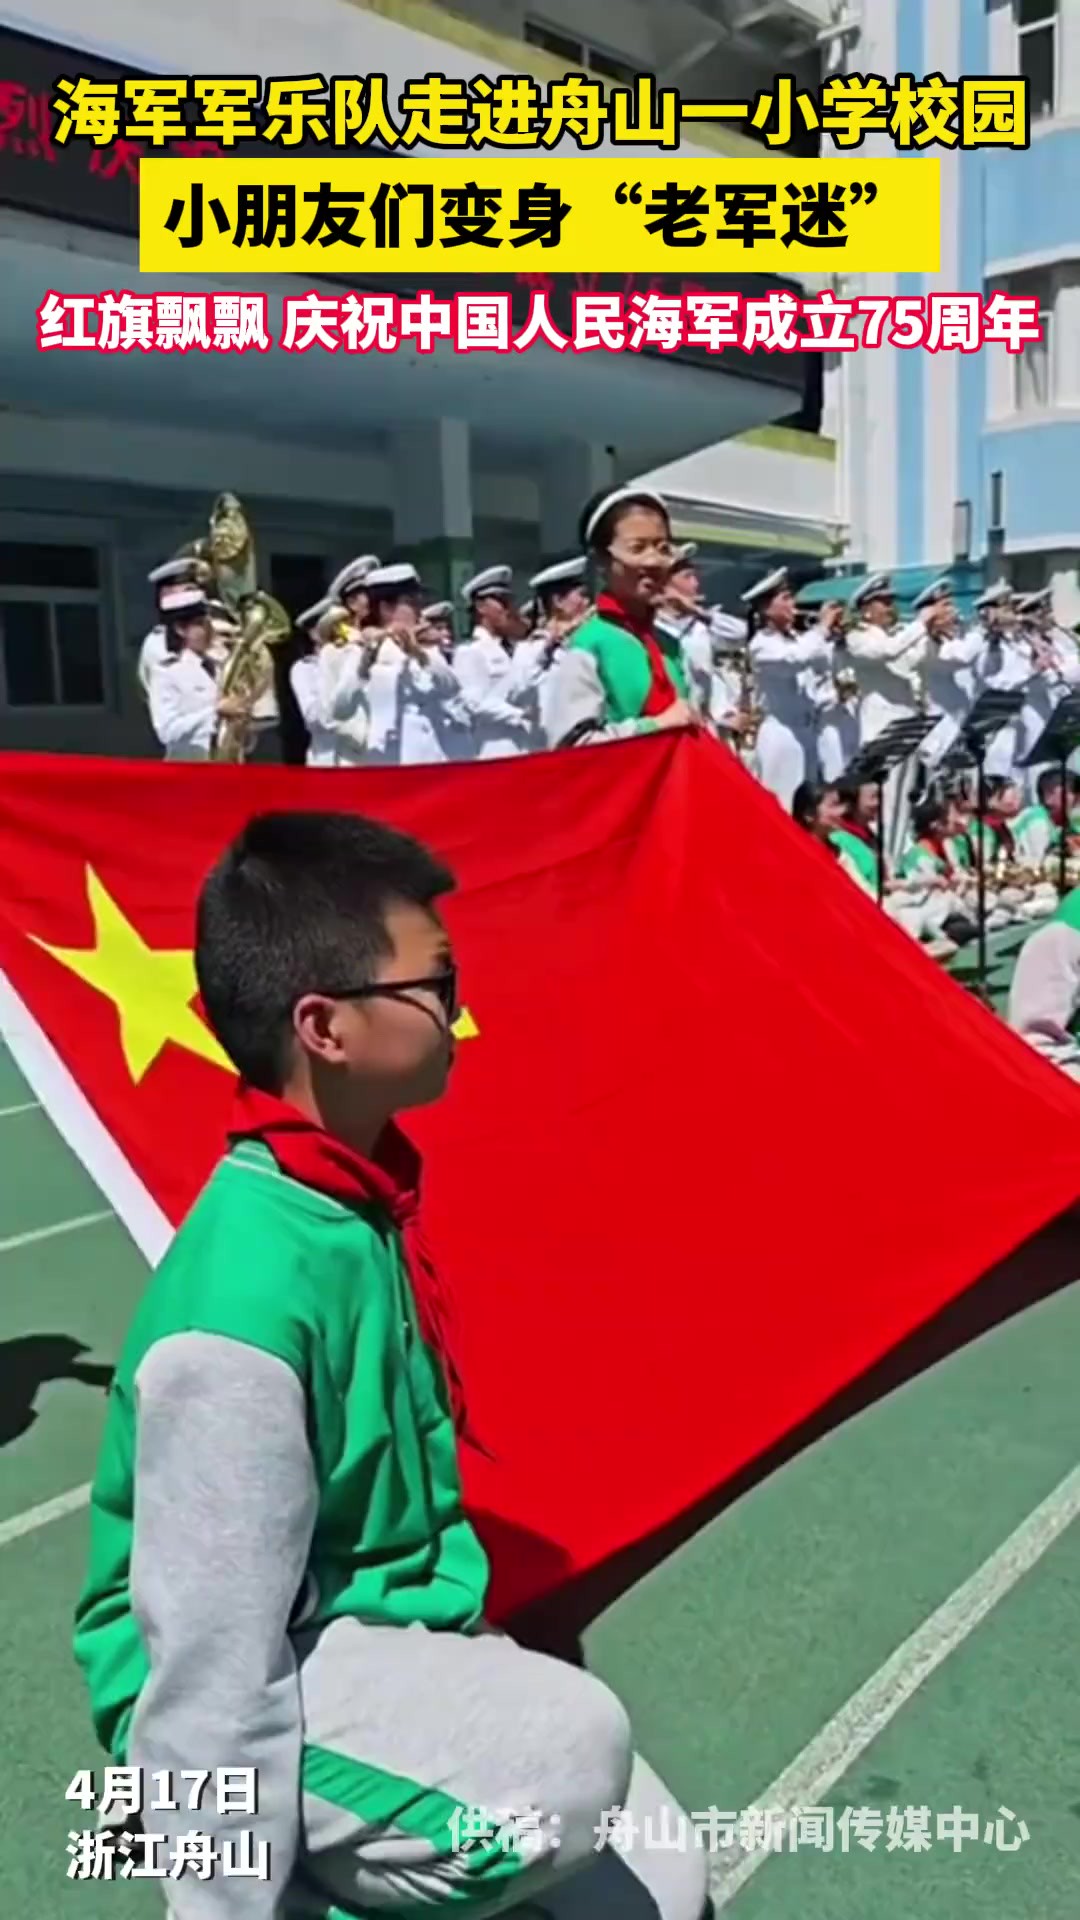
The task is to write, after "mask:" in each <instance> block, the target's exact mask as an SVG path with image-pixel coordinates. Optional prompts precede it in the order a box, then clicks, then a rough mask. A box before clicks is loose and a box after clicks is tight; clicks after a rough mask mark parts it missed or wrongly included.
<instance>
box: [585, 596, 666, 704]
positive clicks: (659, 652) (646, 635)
mask: <svg viewBox="0 0 1080 1920" xmlns="http://www.w3.org/2000/svg"><path fill="white" fill-rule="evenodd" d="M596 611H597V613H598V614H599V615H600V617H601V619H602V620H609V621H610V622H611V624H612V626H614V627H621V628H622V630H623V632H624V633H632V634H633V636H634V639H635V640H639V641H640V642H641V645H642V646H643V647H644V649H645V652H646V654H647V655H648V659H649V691H648V694H647V696H646V699H645V705H644V706H643V707H642V709H641V711H642V714H643V715H644V717H645V718H646V719H649V720H655V719H656V717H657V715H658V714H661V713H666V712H667V710H668V708H669V707H673V706H674V705H675V702H676V700H677V699H678V697H679V696H678V694H677V692H676V690H675V687H674V686H673V684H672V680H671V675H670V674H669V673H668V670H667V662H666V661H665V659H664V653H663V648H662V647H661V645H660V642H659V640H658V639H657V637H656V629H655V627H654V626H653V623H652V619H651V618H650V619H648V620H637V619H635V617H634V615H633V614H631V613H628V612H627V610H626V608H625V607H624V606H623V603H622V601H621V600H616V598H615V596H614V594H611V593H599V594H597V596H596Z"/></svg>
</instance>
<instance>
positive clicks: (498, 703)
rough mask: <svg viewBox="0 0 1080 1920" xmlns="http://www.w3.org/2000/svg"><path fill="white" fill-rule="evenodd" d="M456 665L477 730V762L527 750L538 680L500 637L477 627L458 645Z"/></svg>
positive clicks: (455, 650) (454, 657)
mask: <svg viewBox="0 0 1080 1920" xmlns="http://www.w3.org/2000/svg"><path fill="white" fill-rule="evenodd" d="M452 664H453V668H454V672H455V673H456V674H457V677H458V683H459V685H460V687H461V698H462V701H463V703H464V706H465V709H466V711H467V713H468V715H469V719H470V721H471V723H472V728H473V741H474V746H475V752H476V758H477V759H478V760H506V759H509V758H510V757H511V756H512V755H514V754H518V753H527V752H528V751H529V747H530V745H531V744H532V740H533V721H532V718H531V716H530V713H529V710H528V709H529V706H530V703H531V697H532V695H533V693H534V691H535V682H534V681H529V680H528V679H527V677H526V676H525V675H524V674H523V671H522V667H521V666H517V667H515V663H514V660H513V658H512V657H511V655H510V654H509V653H507V651H506V648H505V647H504V646H503V644H502V641H501V640H497V639H496V638H495V635H494V634H493V633H488V632H487V631H486V629H485V628H483V627H477V628H476V630H475V632H474V633H473V637H472V639H471V640H463V641H462V642H461V644H460V646H457V647H455V648H454V654H453V662H452Z"/></svg>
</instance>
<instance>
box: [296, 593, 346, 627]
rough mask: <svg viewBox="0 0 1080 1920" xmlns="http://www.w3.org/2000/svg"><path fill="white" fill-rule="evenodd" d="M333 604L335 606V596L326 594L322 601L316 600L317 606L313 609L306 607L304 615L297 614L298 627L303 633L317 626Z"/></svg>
mask: <svg viewBox="0 0 1080 1920" xmlns="http://www.w3.org/2000/svg"><path fill="white" fill-rule="evenodd" d="M333 604H334V596H333V594H332V593H324V594H323V597H322V599H321V600H316V602H315V605H314V606H313V607H305V608H304V611H303V613H298V614H297V616H296V624H297V626H298V627H299V628H300V629H301V631H302V632H306V631H307V629H308V628H309V627H313V626H315V625H316V623H317V622H318V621H319V620H321V619H322V617H323V614H324V613H329V611H330V609H331V607H332V606H333ZM342 611H344V609H342Z"/></svg>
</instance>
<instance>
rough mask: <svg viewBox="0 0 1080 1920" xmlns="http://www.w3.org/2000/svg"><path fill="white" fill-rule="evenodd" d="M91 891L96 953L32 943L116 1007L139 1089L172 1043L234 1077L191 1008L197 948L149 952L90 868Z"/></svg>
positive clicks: (470, 1033) (469, 1027) (469, 1029)
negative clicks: (162, 1053) (195, 950)
mask: <svg viewBox="0 0 1080 1920" xmlns="http://www.w3.org/2000/svg"><path fill="white" fill-rule="evenodd" d="M86 891H87V897H88V899H89V903H90V912H91V914H92V915H93V921H94V944H93V946H92V947H52V946H50V945H49V943H48V941H47V940H39V939H38V938H37V936H36V935H32V936H31V938H32V939H33V941H34V945H35V946H38V947H41V948H42V949H43V951H44V952H45V953H48V954H51V956H52V958H53V959H54V960H58V961H59V962H60V964H61V966H64V967H68V968H70V970H71V972H72V973H74V974H77V975H78V977H79V979H80V980H85V981H86V983H87V985H88V986H91V987H93V988H94V989H95V990H96V991H97V992H98V993H103V994H105V995H106V997H107V998H108V999H110V1000H111V1001H112V1003H113V1005H114V1006H115V1008H116V1010H117V1013H118V1015H119V1017H120V1045H121V1047H122V1048H123V1053H124V1059H125V1060H126V1062H127V1067H128V1072H129V1073H130V1075H131V1077H132V1079H133V1080H134V1081H135V1083H136V1085H138V1083H139V1081H140V1080H142V1079H144V1078H145V1076H146V1074H147V1073H148V1072H149V1070H150V1068H151V1067H152V1066H153V1064H154V1061H155V1060H156V1059H157V1057H158V1055H159V1054H160V1053H161V1052H162V1051H163V1050H164V1048H165V1047H166V1046H167V1045H168V1043H169V1042H170V1041H171V1042H172V1043H173V1045H174V1046H177V1047H183V1048H184V1049H185V1051H186V1052H188V1053H194V1054H196V1055H197V1056H198V1057H199V1059H200V1060H208V1061H209V1062H210V1064H211V1066H214V1067H222V1068H224V1070H225V1072H226V1073H233V1072H235V1068H234V1067H233V1064H232V1062H231V1060H230V1059H229V1057H228V1055H227V1054H226V1053H225V1052H224V1050H223V1049H222V1048H221V1047H220V1046H219V1045H218V1043H217V1041H216V1040H215V1038H214V1036H213V1034H212V1033H211V1031H210V1029H209V1027H208V1026H207V1025H206V1023H205V1021H203V1020H201V1019H200V1017H199V1015H198V1014H197V1013H196V1011H195V1009H194V1007H193V1006H192V1004H191V1002H192V1001H193V1000H194V998H195V996H196V994H197V992H198V983H197V981H196V978H195V956H194V954H193V953H192V952H191V951H190V949H184V948H159V947H148V946H147V944H146V942H145V940H144V939H143V938H142V935H141V934H139V933H137V932H136V930H135V928H134V927H133V926H132V925H131V922H130V921H129V920H127V919H126V918H125V916H124V915H123V914H122V913H121V911H120V908H119V907H118V906H117V904H116V902H115V900H114V899H113V898H112V897H111V895H110V894H109V893H108V892H107V890H106V888H105V887H104V886H103V885H102V882H101V881H100V880H99V879H98V876H97V874H96V873H95V872H94V870H93V868H92V867H87V869H86ZM453 1032H454V1038H455V1039H456V1040H475V1039H477V1038H478V1037H479V1032H480V1029H479V1027H478V1026H477V1024H476V1022H475V1020H474V1019H473V1017H472V1014H471V1013H470V1012H469V1011H468V1008H467V1007H463V1008H462V1010H461V1012H460V1014H459V1015H458V1018H457V1020H456V1021H455V1023H454V1028H453Z"/></svg>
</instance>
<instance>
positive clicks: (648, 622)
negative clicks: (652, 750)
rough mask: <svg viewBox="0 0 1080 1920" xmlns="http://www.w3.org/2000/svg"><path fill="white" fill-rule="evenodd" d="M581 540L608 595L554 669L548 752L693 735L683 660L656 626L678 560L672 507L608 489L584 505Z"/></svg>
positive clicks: (656, 498) (652, 496) (640, 491)
mask: <svg viewBox="0 0 1080 1920" xmlns="http://www.w3.org/2000/svg"><path fill="white" fill-rule="evenodd" d="M580 539H581V545H582V546H583V547H584V548H585V550H586V552H587V553H588V554H589V555H590V556H591V558H592V560H593V562H594V565H595V566H596V568H597V569H598V571H599V574H600V582H601V586H600V592H599V593H598V594H597V597H596V611H595V612H594V613H593V614H592V615H591V617H590V618H589V619H588V620H586V621H585V622H584V624H583V625H582V626H580V627H579V628H578V629H577V631H576V633H574V634H572V635H571V637H570V639H569V641H568V642H567V645H566V646H565V648H564V649H563V652H562V653H561V655H560V656H559V659H558V660H557V662H556V664H555V666H554V668H553V669H552V674H551V680H550V683H549V686H548V689H547V699H546V702H545V705H546V713H545V725H546V727H547V732H548V742H549V745H550V746H552V747H569V746H588V745H592V744H593V743H594V742H597V741H602V740H624V739H628V738H630V737H631V736H633V735H635V734H641V733H655V732H656V731H657V730H658V729H668V728H673V727H686V726H690V725H692V724H693V719H694V716H693V714H692V712H691V709H690V704H689V684H688V680H687V674H686V667H685V664H684V662H683V658H682V650H681V648H680V646H679V643H678V641H677V640H676V639H675V638H674V637H673V636H672V635H670V634H667V633H664V632H663V631H661V630H660V629H659V628H658V626H657V623H656V610H657V608H658V606H659V604H660V601H661V599H662V597H663V593H664V589H665V587H666V585H667V580H668V576H669V574H670V572H671V567H672V563H673V561H674V558H675V550H674V547H673V545H672V539H671V519H670V516H669V514H668V510H667V506H666V504H665V502H664V500H663V499H662V498H661V496H660V495H659V494H658V493H653V492H652V491H651V490H650V489H649V488H648V487H609V488H607V489H605V491H604V492H602V493H597V494H594V496H593V498H592V499H591V500H590V501H588V503H587V504H586V506H585V508H584V510H583V512H582V515H581V525H580Z"/></svg>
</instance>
